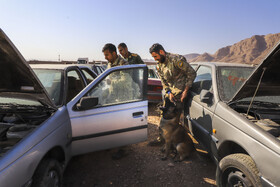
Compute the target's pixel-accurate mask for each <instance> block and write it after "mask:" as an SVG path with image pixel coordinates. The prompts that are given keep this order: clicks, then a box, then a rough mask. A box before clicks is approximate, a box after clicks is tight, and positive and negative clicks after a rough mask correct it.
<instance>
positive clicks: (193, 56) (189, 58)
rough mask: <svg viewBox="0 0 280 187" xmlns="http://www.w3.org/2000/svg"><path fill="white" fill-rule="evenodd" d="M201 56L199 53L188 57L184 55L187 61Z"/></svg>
mask: <svg viewBox="0 0 280 187" xmlns="http://www.w3.org/2000/svg"><path fill="white" fill-rule="evenodd" d="M199 55H200V54H198V53H190V54H187V55H183V56H184V57H185V58H186V59H187V60H191V59H193V58H196V57H198V56H199Z"/></svg>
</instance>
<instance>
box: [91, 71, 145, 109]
mask: <svg viewBox="0 0 280 187" xmlns="http://www.w3.org/2000/svg"><path fill="white" fill-rule="evenodd" d="M143 71H144V70H143V69H129V70H120V71H115V72H112V73H111V74H110V75H108V76H107V77H106V78H105V79H103V80H102V81H101V82H99V83H98V84H97V86H96V87H94V88H93V89H92V90H90V91H89V93H88V95H89V96H92V97H98V107H100V106H107V105H114V104H120V103H127V102H132V101H137V100H142V99H143V94H142V93H143V81H144V80H143V76H142V74H143Z"/></svg>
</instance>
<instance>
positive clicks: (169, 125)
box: [159, 98, 194, 161]
mask: <svg viewBox="0 0 280 187" xmlns="http://www.w3.org/2000/svg"><path fill="white" fill-rule="evenodd" d="M159 109H160V110H162V118H161V121H160V129H161V130H160V135H161V137H162V138H163V139H164V141H165V145H164V147H163V149H162V150H163V151H165V154H164V157H162V160H166V159H167V157H168V156H169V155H170V153H171V151H173V150H175V152H176V154H175V157H176V156H177V154H179V156H180V157H179V159H176V160H175V161H183V160H184V159H185V158H186V157H189V156H190V155H191V153H192V152H193V151H194V145H193V141H192V139H191V138H190V137H189V135H188V134H187V131H186V130H185V128H184V127H183V126H182V125H180V124H179V120H180V113H181V112H180V111H179V110H178V109H177V108H176V105H175V104H174V103H173V102H171V101H170V100H169V99H168V98H166V99H165V106H164V107H160V108H159Z"/></svg>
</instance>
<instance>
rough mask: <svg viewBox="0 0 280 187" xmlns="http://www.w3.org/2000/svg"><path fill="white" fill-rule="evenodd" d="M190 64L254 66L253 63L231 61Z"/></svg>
mask: <svg viewBox="0 0 280 187" xmlns="http://www.w3.org/2000/svg"><path fill="white" fill-rule="evenodd" d="M190 64H191V65H192V64H197V65H211V66H236V67H255V66H254V65H251V64H242V63H231V62H191V63H190Z"/></svg>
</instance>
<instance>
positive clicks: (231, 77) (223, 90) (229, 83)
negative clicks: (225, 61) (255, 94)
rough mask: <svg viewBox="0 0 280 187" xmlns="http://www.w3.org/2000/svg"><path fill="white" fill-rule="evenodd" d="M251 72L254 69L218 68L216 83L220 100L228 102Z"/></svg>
mask: <svg viewBox="0 0 280 187" xmlns="http://www.w3.org/2000/svg"><path fill="white" fill-rule="evenodd" d="M253 70H254V67H229V66H227V67H218V74H217V76H218V77H217V79H218V81H217V82H218V90H219V95H220V98H221V100H223V101H229V100H230V99H231V98H232V97H233V96H234V94H235V93H236V92H237V90H238V89H239V88H240V87H241V85H242V84H243V82H244V81H245V80H246V79H247V78H248V76H249V75H250V74H251V73H252V71H253Z"/></svg>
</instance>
